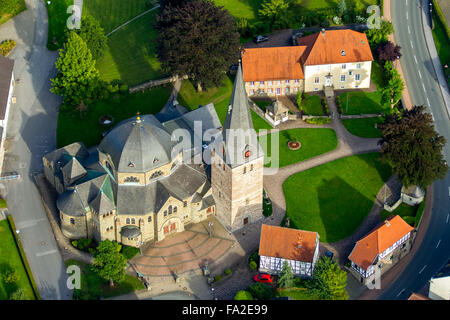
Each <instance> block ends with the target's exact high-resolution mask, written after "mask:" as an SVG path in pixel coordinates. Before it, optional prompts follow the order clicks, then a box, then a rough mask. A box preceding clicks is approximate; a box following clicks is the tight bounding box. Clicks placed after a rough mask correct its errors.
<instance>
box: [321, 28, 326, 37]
mask: <svg viewBox="0 0 450 320" xmlns="http://www.w3.org/2000/svg"><path fill="white" fill-rule="evenodd" d="M321 33H322V35H323V36H324V35H325V28H322V31H321Z"/></svg>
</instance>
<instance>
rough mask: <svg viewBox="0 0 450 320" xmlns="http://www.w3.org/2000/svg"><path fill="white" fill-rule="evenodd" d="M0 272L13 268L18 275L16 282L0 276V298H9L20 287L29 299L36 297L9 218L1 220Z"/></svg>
mask: <svg viewBox="0 0 450 320" xmlns="http://www.w3.org/2000/svg"><path fill="white" fill-rule="evenodd" d="M0 240H1V241H0V274H3V272H5V271H7V270H10V269H13V270H15V271H16V274H17V275H18V281H17V283H16V284H7V283H5V282H4V280H3V278H2V277H0V300H8V299H9V297H10V295H11V294H12V293H13V292H15V291H16V290H17V289H18V288H22V289H23V290H24V292H25V295H26V298H27V299H33V300H34V299H35V296H34V293H33V289H32V287H31V284H30V281H29V279H28V276H27V273H26V271H25V267H24V265H23V262H22V259H21V257H20V253H19V250H18V248H17V245H16V242H15V240H14V235H13V233H12V230H11V228H10V225H9V223H8V220H2V221H0Z"/></svg>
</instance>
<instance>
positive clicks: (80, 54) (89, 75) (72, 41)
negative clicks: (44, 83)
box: [50, 32, 100, 105]
mask: <svg viewBox="0 0 450 320" xmlns="http://www.w3.org/2000/svg"><path fill="white" fill-rule="evenodd" d="M55 65H56V68H57V69H58V71H59V72H58V74H57V76H56V78H53V79H51V81H52V85H53V88H51V89H50V91H51V92H53V93H55V94H57V95H60V96H62V97H63V98H64V102H65V103H67V104H69V105H79V104H80V103H82V101H85V100H87V99H93V98H95V97H96V95H97V93H98V89H99V85H100V82H99V79H98V71H97V69H96V68H95V60H94V59H92V54H91V52H90V51H89V48H88V47H87V45H86V43H85V42H84V41H83V39H81V37H80V36H79V35H78V34H76V33H75V32H71V33H70V34H69V38H68V40H67V42H66V43H65V44H64V48H63V49H60V51H59V58H58V60H57V61H56V64H55Z"/></svg>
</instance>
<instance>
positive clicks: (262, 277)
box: [253, 273, 273, 283]
mask: <svg viewBox="0 0 450 320" xmlns="http://www.w3.org/2000/svg"><path fill="white" fill-rule="evenodd" d="M253 280H254V281H256V282H263V283H272V281H273V277H272V276H271V275H270V274H265V273H258V274H257V275H255V276H254V277H253Z"/></svg>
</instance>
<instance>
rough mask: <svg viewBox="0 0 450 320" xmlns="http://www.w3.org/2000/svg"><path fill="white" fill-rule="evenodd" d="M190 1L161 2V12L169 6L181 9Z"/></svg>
mask: <svg viewBox="0 0 450 320" xmlns="http://www.w3.org/2000/svg"><path fill="white" fill-rule="evenodd" d="M188 1H190V0H161V1H160V2H159V4H160V11H162V10H164V8H165V7H166V6H168V5H170V6H172V7H179V6H181V5H183V4H185V3H187V2H188Z"/></svg>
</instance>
